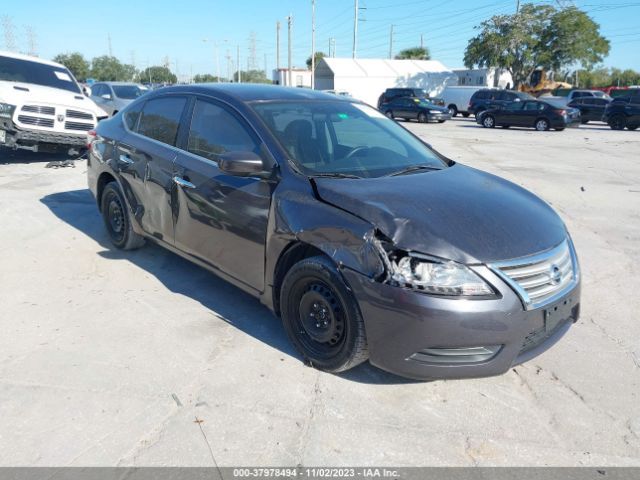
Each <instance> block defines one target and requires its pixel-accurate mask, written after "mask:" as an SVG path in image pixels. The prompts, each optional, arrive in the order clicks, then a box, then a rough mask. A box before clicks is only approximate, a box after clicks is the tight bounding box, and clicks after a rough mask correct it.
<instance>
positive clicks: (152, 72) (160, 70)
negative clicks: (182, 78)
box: [138, 66, 178, 83]
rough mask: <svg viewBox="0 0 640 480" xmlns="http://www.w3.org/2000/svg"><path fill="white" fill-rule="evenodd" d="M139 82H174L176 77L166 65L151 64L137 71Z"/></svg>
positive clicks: (176, 79)
mask: <svg viewBox="0 0 640 480" xmlns="http://www.w3.org/2000/svg"><path fill="white" fill-rule="evenodd" d="M138 79H139V81H140V82H145V83H147V82H149V83H176V82H177V81H178V77H176V76H175V75H174V74H173V73H171V70H169V69H168V68H167V67H161V66H153V67H148V68H145V69H144V70H142V71H141V72H139V73H138Z"/></svg>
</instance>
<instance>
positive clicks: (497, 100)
mask: <svg viewBox="0 0 640 480" xmlns="http://www.w3.org/2000/svg"><path fill="white" fill-rule="evenodd" d="M524 100H535V97H533V96H532V95H529V94H528V93H524V92H514V91H512V90H499V89H497V88H483V89H482V90H478V91H477V92H475V93H474V94H473V95H471V100H469V107H468V108H467V111H469V112H471V113H473V114H474V115H476V117H477V116H478V115H479V114H480V113H482V112H484V111H485V110H490V109H492V108H497V107H502V106H504V105H507V104H509V103H511V102H521V101H524Z"/></svg>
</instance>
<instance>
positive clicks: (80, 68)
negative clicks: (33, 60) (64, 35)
mask: <svg viewBox="0 0 640 480" xmlns="http://www.w3.org/2000/svg"><path fill="white" fill-rule="evenodd" d="M53 61H54V62H56V63H61V64H62V65H64V66H65V67H67V68H68V69H69V70H70V71H71V73H73V76H74V77H76V80H78V81H79V82H84V81H85V80H86V79H87V77H88V76H89V62H88V61H87V60H85V58H84V57H83V56H82V54H81V53H78V52H73V53H60V54H58V55H56V56H55V57H53Z"/></svg>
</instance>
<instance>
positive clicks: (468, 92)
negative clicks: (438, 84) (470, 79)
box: [441, 86, 483, 118]
mask: <svg viewBox="0 0 640 480" xmlns="http://www.w3.org/2000/svg"><path fill="white" fill-rule="evenodd" d="M482 89H483V87H472V86H460V87H445V89H444V91H443V92H442V95H441V97H442V99H443V100H444V104H445V105H446V106H447V108H448V109H449V113H450V114H451V116H452V117H455V116H456V115H458V113H460V114H462V116H463V117H465V118H466V117H468V116H469V115H470V112H469V111H468V110H467V109H468V108H469V103H470V102H471V96H472V95H473V94H474V93H476V92H477V91H478V90H482Z"/></svg>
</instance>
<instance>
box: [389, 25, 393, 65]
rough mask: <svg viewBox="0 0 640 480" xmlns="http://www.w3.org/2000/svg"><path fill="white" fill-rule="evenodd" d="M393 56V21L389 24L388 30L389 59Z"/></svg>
mask: <svg viewBox="0 0 640 480" xmlns="http://www.w3.org/2000/svg"><path fill="white" fill-rule="evenodd" d="M392 58H393V23H392V24H391V29H390V30H389V60H391V59H392Z"/></svg>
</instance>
